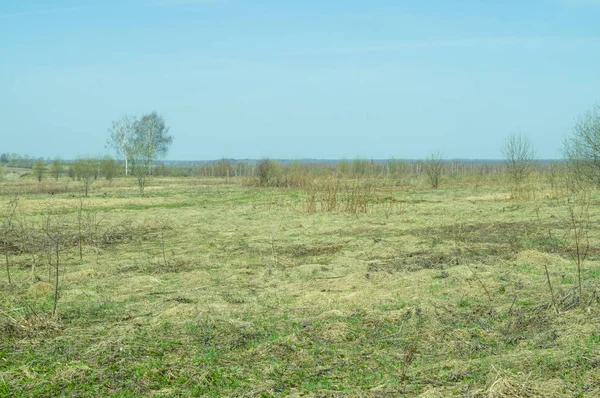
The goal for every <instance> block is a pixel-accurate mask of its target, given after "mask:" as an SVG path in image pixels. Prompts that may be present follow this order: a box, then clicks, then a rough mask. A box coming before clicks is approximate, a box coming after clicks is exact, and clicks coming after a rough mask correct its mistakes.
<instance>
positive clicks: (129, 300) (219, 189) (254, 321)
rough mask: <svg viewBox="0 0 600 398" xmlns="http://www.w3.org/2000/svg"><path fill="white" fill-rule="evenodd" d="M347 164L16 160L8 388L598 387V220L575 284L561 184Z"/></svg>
mask: <svg viewBox="0 0 600 398" xmlns="http://www.w3.org/2000/svg"><path fill="white" fill-rule="evenodd" d="M340 184H341V185H340V186H339V192H338V193H337V197H336V199H335V200H336V201H338V202H339V203H338V204H337V206H336V209H335V210H333V211H324V210H325V209H327V208H328V205H329V204H330V203H331V200H330V199H325V198H324V194H323V193H322V192H320V191H318V192H316V193H315V191H312V192H311V190H310V189H309V190H305V189H300V188H289V189H287V188H259V187H252V186H248V185H247V184H244V183H243V182H242V181H238V180H236V179H231V180H230V181H229V182H227V181H225V180H224V179H195V178H179V179H175V178H155V179H152V180H151V181H150V185H149V186H148V188H147V190H146V196H145V197H143V198H142V197H140V196H139V192H138V191H137V188H136V186H135V180H132V179H125V178H120V179H117V180H116V181H114V182H113V183H111V184H109V183H107V182H105V181H97V182H95V183H94V184H92V190H91V192H90V197H89V198H87V199H80V197H79V192H80V190H81V183H78V182H77V181H67V180H66V179H65V180H60V181H58V182H56V181H46V182H42V183H41V184H38V183H37V182H36V181H33V179H31V178H27V176H25V177H22V178H13V179H8V180H5V181H3V182H0V188H1V190H0V192H2V194H1V196H0V209H1V211H2V212H3V213H1V214H0V216H2V217H5V216H6V209H7V208H8V207H9V202H10V201H11V200H12V199H14V197H15V196H14V195H15V193H16V192H20V195H19V198H18V205H17V211H16V213H15V220H17V221H18V223H16V224H18V225H19V226H20V227H22V228H20V229H19V228H14V229H15V230H20V232H19V233H17V232H14V231H13V232H11V233H10V234H9V233H6V234H5V236H6V237H10V238H4V239H0V241H4V242H5V243H6V245H5V247H4V248H3V249H2V255H3V257H4V253H5V252H6V251H8V253H9V257H8V258H9V270H10V272H11V282H12V283H10V284H9V283H8V279H7V276H6V275H5V273H3V274H0V276H1V278H2V279H1V280H0V334H1V339H0V396H32V397H33V396H35V397H39V396H90V397H94V396H101V395H104V396H106V395H110V396H121V397H137V396H157V397H158V396H161V397H171V396H248V397H250V396H265V397H267V396H295V397H300V396H307V397H329V396H332V397H337V396H376V397H385V396H403V395H404V396H422V397H449V396H460V397H509V396H520V397H594V396H600V306H599V304H598V302H599V299H600V298H599V295H598V287H599V278H600V248H599V240H598V231H599V226H598V225H596V224H594V223H592V224H591V226H590V230H589V239H590V246H589V251H588V256H587V258H586V259H585V261H584V262H583V264H582V289H581V292H582V293H583V295H582V297H580V293H579V284H578V280H579V279H578V273H577V267H576V261H575V259H576V255H575V254H576V251H575V249H576V247H575V246H574V240H573V235H572V229H570V227H569V222H568V220H569V218H568V214H569V213H568V209H569V207H568V205H567V204H566V203H567V202H566V199H565V198H564V195H562V194H561V193H560V192H556V190H553V189H551V188H550V187H549V186H547V185H546V184H545V183H544V182H536V184H538V185H536V186H535V187H534V189H531V190H529V191H528V192H529V193H528V195H526V197H519V198H515V195H514V191H513V192H512V193H511V190H510V189H509V188H507V185H506V184H499V183H496V182H490V183H489V184H485V183H479V182H477V183H475V182H473V181H471V180H469V181H453V182H452V183H450V182H448V181H446V182H444V181H442V186H441V188H440V189H438V190H430V189H428V188H427V187H426V186H425V185H424V184H420V183H411V184H404V183H403V184H400V183H397V182H395V181H374V182H372V183H369V184H370V188H368V190H365V191H363V192H362V193H361V195H360V198H361V201H362V202H361V203H360V205H359V206H357V207H353V206H350V205H349V203H350V201H351V199H350V197H351V195H352V192H354V191H353V189H354V188H353V187H354V185H355V184H356V181H342V182H341V183H340ZM359 184H362V183H359ZM444 184H446V186H444ZM311 195H313V197H314V198H315V200H314V201H313V205H314V206H310V202H311V199H310V198H311ZM599 206H600V202H599V201H598V198H597V195H596V194H593V195H592V198H591V205H590V219H591V220H592V221H593V220H594V215H595V214H596V211H597V210H598V208H599ZM80 210H81V212H80ZM576 210H577V208H576ZM49 215H50V216H49ZM79 215H81V217H79ZM48 217H50V218H48ZM48 221H50V222H51V223H54V224H53V225H58V226H60V228H62V229H61V245H60V248H59V260H60V262H59V264H60V266H59V272H60V273H59V292H58V293H59V295H58V302H57V311H56V314H54V315H53V314H52V308H53V304H54V293H55V291H54V288H55V285H54V283H55V280H54V277H55V263H56V254H55V253H54V252H53V250H52V248H53V247H54V246H53V245H52V243H51V240H49V238H50V237H52V233H56V231H57V229H56V228H55V229H52V228H50V226H49V225H50V224H48ZM44 223H46V224H44ZM78 223H80V224H78ZM44 225H45V226H46V227H44ZM78 225H81V226H82V229H81V231H82V232H80V229H79V227H78ZM36 231H37V232H36ZM52 231H54V232H52ZM54 236H56V235H54ZM79 241H81V242H82V252H81V257H80V252H79ZM586 242H587V241H586ZM0 243H2V242H0ZM9 243H10V245H9ZM8 246H10V247H8ZM7 247H8V248H7ZM49 264H50V265H49ZM546 269H547V271H548V272H547V273H546ZM549 281H550V284H549ZM550 287H552V290H551V289H550Z"/></svg>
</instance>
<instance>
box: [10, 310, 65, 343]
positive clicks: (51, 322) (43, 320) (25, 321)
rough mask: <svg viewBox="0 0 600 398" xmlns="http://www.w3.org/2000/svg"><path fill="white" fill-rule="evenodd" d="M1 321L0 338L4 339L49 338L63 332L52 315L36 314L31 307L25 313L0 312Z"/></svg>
mask: <svg viewBox="0 0 600 398" xmlns="http://www.w3.org/2000/svg"><path fill="white" fill-rule="evenodd" d="M2 318H3V319H2ZM0 319H2V320H1V321H0V336H3V338H24V337H40V336H49V335H53V334H58V333H60V330H61V328H60V325H59V324H58V322H57V320H56V318H55V317H54V316H53V315H52V314H49V313H43V312H36V311H35V310H33V308H31V307H28V308H27V310H26V312H24V313H18V312H14V311H13V312H12V313H8V312H5V311H2V310H0Z"/></svg>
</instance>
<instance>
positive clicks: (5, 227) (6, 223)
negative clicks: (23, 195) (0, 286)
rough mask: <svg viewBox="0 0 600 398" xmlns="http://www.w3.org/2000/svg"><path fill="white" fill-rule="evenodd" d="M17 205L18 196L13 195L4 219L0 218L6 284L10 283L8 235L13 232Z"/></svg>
mask: <svg viewBox="0 0 600 398" xmlns="http://www.w3.org/2000/svg"><path fill="white" fill-rule="evenodd" d="M18 205H19V196H15V198H14V199H12V200H11V201H10V202H8V207H7V209H6V214H5V216H4V220H2V225H1V226H2V237H3V239H2V240H3V243H4V258H5V260H6V276H7V278H8V284H12V280H11V277H10V260H9V254H8V253H9V251H10V249H11V248H10V246H11V244H10V242H9V239H10V235H11V233H12V232H13V229H14V226H13V219H14V217H15V214H16V212H17V206H18Z"/></svg>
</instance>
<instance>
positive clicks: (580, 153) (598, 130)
mask: <svg viewBox="0 0 600 398" xmlns="http://www.w3.org/2000/svg"><path fill="white" fill-rule="evenodd" d="M563 152H564V156H565V158H566V159H567V161H568V166H569V167H568V168H569V172H570V173H571V174H572V176H573V177H575V178H576V180H577V181H578V182H579V183H582V182H585V183H591V184H594V185H596V186H599V185H600V104H597V105H596V106H595V107H594V108H592V110H590V111H588V112H587V113H585V114H583V115H582V116H580V117H579V120H578V121H577V124H576V125H575V127H574V129H573V135H572V136H571V137H570V138H567V139H566V140H565V142H564V146H563Z"/></svg>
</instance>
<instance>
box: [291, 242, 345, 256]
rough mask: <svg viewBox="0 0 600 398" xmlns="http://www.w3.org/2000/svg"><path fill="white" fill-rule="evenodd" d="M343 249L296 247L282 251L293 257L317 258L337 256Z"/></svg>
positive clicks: (339, 247)
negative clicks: (329, 255)
mask: <svg viewBox="0 0 600 398" xmlns="http://www.w3.org/2000/svg"><path fill="white" fill-rule="evenodd" d="M342 248H343V245H315V246H311V245H294V246H288V247H285V248H283V249H282V250H281V251H282V252H283V253H285V254H288V255H290V256H293V257H317V256H324V255H328V254H335V253H337V252H339V251H340V250H342Z"/></svg>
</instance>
